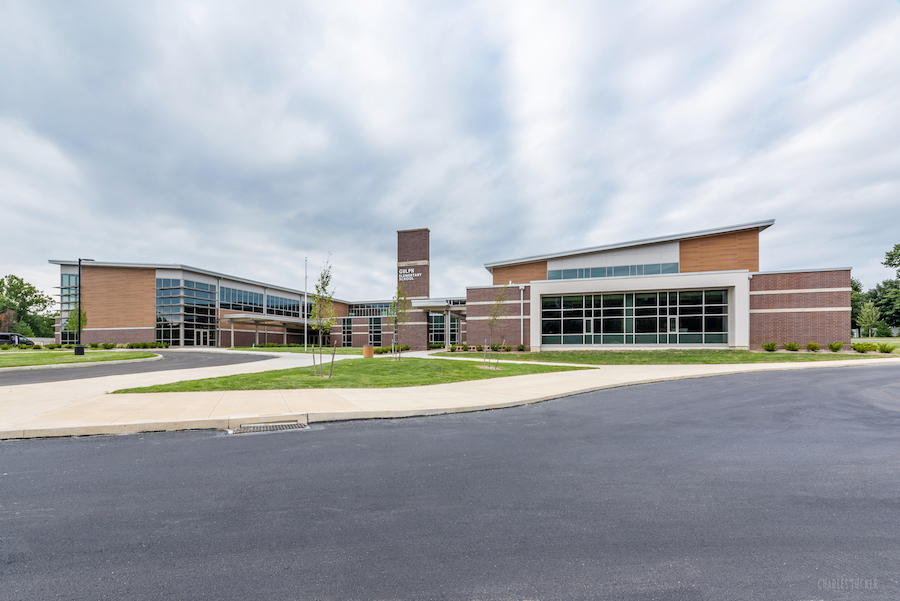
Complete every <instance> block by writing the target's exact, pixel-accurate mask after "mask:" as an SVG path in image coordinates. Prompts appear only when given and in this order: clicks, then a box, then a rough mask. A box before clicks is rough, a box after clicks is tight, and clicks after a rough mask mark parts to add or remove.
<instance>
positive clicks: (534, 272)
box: [494, 261, 547, 286]
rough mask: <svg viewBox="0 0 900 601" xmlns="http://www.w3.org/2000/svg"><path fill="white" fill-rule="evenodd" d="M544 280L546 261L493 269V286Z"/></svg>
mask: <svg viewBox="0 0 900 601" xmlns="http://www.w3.org/2000/svg"><path fill="white" fill-rule="evenodd" d="M546 279H547V261H536V262H534V263H522V264H520V265H507V266H504V267H494V286H502V285H503V284H508V283H510V282H512V283H513V284H527V283H528V282H531V281H534V280H546Z"/></svg>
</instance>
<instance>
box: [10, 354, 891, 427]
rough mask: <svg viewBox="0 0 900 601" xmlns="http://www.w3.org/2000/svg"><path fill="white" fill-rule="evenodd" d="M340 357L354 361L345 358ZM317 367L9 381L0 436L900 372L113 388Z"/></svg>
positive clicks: (566, 375) (416, 412) (639, 372)
mask: <svg viewBox="0 0 900 601" xmlns="http://www.w3.org/2000/svg"><path fill="white" fill-rule="evenodd" d="M417 355H418V354H413V353H410V354H405V356H417ZM422 355H423V356H424V353H423V354H422ZM337 358H339V359H341V360H347V359H356V357H354V356H347V355H343V356H338V357H336V359H337ZM375 360H377V359H375ZM434 360H436V361H439V360H441V359H434ZM311 363H312V359H311V356H310V355H305V354H299V353H281V354H277V355H274V354H273V358H272V359H271V360H268V361H260V362H255V363H249V364H239V365H227V366H218V367H210V368H202V369H190V370H178V371H168V372H150V373H144V374H134V375H127V376H109V377H103V378H90V379H84V380H77V381H67V382H54V383H48V384H27V385H21V386H7V387H4V388H0V439H8V438H33V437H40V436H76V435H87V434H123V433H133V432H146V431H158V430H188V429H229V428H235V427H238V426H241V425H245V424H254V423H256V424H259V423H273V422H299V423H314V422H324V421H336V420H351V419H367V418H394V417H411V416H422V415H437V414H442V413H456V412H464V411H479V410H484V409H499V408H504V407H512V406H516V405H524V404H528V403H536V402H540V401H545V400H549V399H555V398H560V397H565V396H569V395H572V394H578V393H581V392H589V391H594V390H602V389H604V388H614V387H618V386H627V385H632V384H641V383H648V382H658V381H663V380H673V379H681V378H696V377H703V376H714V375H724V374H734V373H748V372H759V371H782V370H797V369H826V368H837V367H862V366H872V365H880V366H883V367H884V368H885V369H898V368H900V357H898V358H897V359H856V360H846V361H819V362H814V363H787V364H785V363H766V364H743V365H603V366H599V367H597V368H595V369H590V370H582V371H572V372H559V373H548V374H534V375H528V376H515V377H509V378H497V379H492V380H476V381H470V382H457V383H453V384H437V385H431V386H415V387H408V388H351V389H315V390H309V389H303V390H261V391H234V392H175V393H149V394H117V395H110V394H107V393H108V392H111V391H113V390H119V389H122V388H131V387H137V386H150V385H153V384H164V383H170V382H177V381H182V380H188V379H190V380H193V379H200V378H211V377H219V376H223V375H231V374H236V373H258V372H262V371H270V370H276V369H288V368H291V367H299V366H304V365H310V364H311ZM898 377H900V372H898Z"/></svg>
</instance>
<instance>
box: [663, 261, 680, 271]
mask: <svg viewBox="0 0 900 601" xmlns="http://www.w3.org/2000/svg"><path fill="white" fill-rule="evenodd" d="M660 267H661V268H662V269H661V270H662V272H663V273H678V263H663V264H662V265H661V266H660Z"/></svg>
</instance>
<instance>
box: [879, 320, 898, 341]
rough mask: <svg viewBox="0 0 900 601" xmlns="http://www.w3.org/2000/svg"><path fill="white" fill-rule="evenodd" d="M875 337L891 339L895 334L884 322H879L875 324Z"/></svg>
mask: <svg viewBox="0 0 900 601" xmlns="http://www.w3.org/2000/svg"><path fill="white" fill-rule="evenodd" d="M875 335H876V336H878V337H879V338H891V337H892V336H893V335H894V332H893V331H891V328H890V326H889V325H888V324H886V323H884V321H879V322H876V323H875Z"/></svg>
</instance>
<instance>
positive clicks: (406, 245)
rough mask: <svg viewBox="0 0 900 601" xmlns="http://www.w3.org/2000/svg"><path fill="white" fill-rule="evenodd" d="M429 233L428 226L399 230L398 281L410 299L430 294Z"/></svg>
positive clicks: (426, 296)
mask: <svg viewBox="0 0 900 601" xmlns="http://www.w3.org/2000/svg"><path fill="white" fill-rule="evenodd" d="M429 233H430V232H429V230H428V228H421V229H418V230H400V231H398V232H397V283H398V284H403V288H404V289H405V290H406V294H407V297H408V298H409V299H410V300H413V299H422V298H429V295H430V288H429V285H428V272H429V252H430V251H429V245H430V242H429V238H428V237H429ZM426 348H427V346H426Z"/></svg>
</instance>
